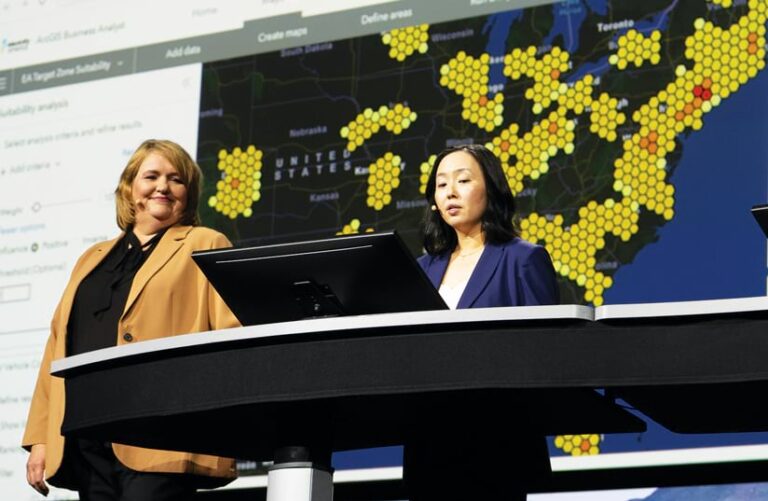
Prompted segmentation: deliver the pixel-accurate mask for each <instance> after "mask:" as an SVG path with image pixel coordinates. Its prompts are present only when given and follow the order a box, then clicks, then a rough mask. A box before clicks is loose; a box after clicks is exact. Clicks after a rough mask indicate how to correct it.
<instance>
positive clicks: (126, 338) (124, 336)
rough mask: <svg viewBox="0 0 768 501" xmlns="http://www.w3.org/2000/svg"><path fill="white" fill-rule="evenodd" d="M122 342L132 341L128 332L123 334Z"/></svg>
mask: <svg viewBox="0 0 768 501" xmlns="http://www.w3.org/2000/svg"><path fill="white" fill-rule="evenodd" d="M123 341H125V342H126V343H130V342H131V341H133V336H132V335H131V333H130V332H126V333H125V334H123Z"/></svg>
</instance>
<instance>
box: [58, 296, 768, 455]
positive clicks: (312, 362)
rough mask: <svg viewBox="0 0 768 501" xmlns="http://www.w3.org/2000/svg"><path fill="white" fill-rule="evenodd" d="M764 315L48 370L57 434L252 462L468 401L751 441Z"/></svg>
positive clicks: (179, 339) (552, 311)
mask: <svg viewBox="0 0 768 501" xmlns="http://www.w3.org/2000/svg"><path fill="white" fill-rule="evenodd" d="M760 305H764V303H763V302H760ZM634 306H637V305H634ZM764 310H765V308H762V306H761V308H760V309H757V308H746V309H745V308H741V309H739V308H736V309H735V310H732V311H730V312H726V313H720V314H713V313H712V311H716V310H713V309H711V308H704V309H701V308H699V309H698V310H695V311H693V313H694V314H692V315H688V316H685V315H683V316H674V315H665V316H660V317H653V316H644V317H637V316H627V312H630V313H636V311H637V310H635V309H629V310H627V309H626V308H625V309H623V310H622V308H621V307H618V308H616V309H614V310H613V312H614V313H615V314H613V316H611V314H610V313H611V311H608V310H603V312H602V313H603V316H602V320H599V321H594V320H593V319H594V318H595V310H593V309H592V308H588V307H584V306H577V305H563V306H537V307H517V308H493V309H476V310H458V311H440V312H413V313H398V314H382V315H370V316H359V317H344V318H325V319H317V320H307V321H300V322H290V323H281V324H269V325H260V326H251V327H243V328H238V329H230V330H226V331H216V332H207V333H199V334H190V335H185V336H176V337H170V338H164V339H159V340H155V341H146V342H142V343H136V344H134V345H127V346H120V347H115V348H108V349H104V350H99V351H96V352H91V353H86V354H83V355H78V356H76V357H70V358H67V359H64V360H58V361H56V362H54V364H53V368H52V369H53V370H52V372H53V373H54V374H56V375H60V376H63V377H65V378H66V388H67V413H66V416H65V420H64V424H63V427H62V429H63V432H64V433H65V434H70V435H82V436H89V437H92V438H98V439H102V440H109V441H113V442H119V443H126V444H133V445H139V446H145V447H153V448H161V449H179V450H189V451H196V452H205V453H213V454H221V455H227V456H235V457H241V458H252V459H269V458H270V457H271V455H272V452H273V450H274V448H275V447H276V446H278V445H285V444H286V443H302V444H311V443H323V444H325V445H329V446H330V447H332V448H333V449H334V450H343V449H350V448H360V447H371V446H380V445H391V444H398V443H402V441H403V438H404V436H405V434H407V431H408V428H409V426H410V423H411V422H412V420H413V419H414V417H415V416H416V417H418V419H421V420H424V419H427V420H428V419H445V418H446V417H447V416H450V413H451V409H452V408H459V407H461V406H464V405H468V404H467V402H471V403H472V405H478V406H480V407H481V408H483V409H486V410H489V409H490V410H491V411H493V409H499V410H501V409H506V408H509V406H510V404H513V405H514V408H515V409H521V412H522V409H525V410H526V411H527V412H528V413H529V414H530V415H531V419H532V421H533V422H535V423H537V424H538V426H540V428H541V431H543V432H545V433H569V434H571V433H572V434H577V433H611V432H628V431H641V430H642V429H644V423H643V422H642V421H641V420H640V419H638V418H636V417H635V416H633V415H632V414H630V413H628V412H626V411H625V410H624V409H623V407H620V406H618V405H615V404H614V398H615V397H621V398H623V399H624V400H625V401H628V402H629V403H630V404H632V405H634V406H635V407H637V408H639V409H640V410H641V411H642V412H644V413H645V414H646V415H649V416H651V417H652V418H654V419H655V420H657V421H658V422H660V423H661V424H663V425H664V426H666V427H668V428H670V429H672V430H674V431H678V432H702V431H706V432H710V431H747V430H764V429H768V416H767V415H766V412H765V411H760V409H759V407H760V406H759V405H757V404H755V405H753V404H752V401H753V400H755V399H754V398H752V395H754V393H753V392H755V391H764V390H765V387H766V382H768V365H766V364H765V360H766V359H768V336H765V332H766V327H768V313H766V311H764ZM622 312H623V313H622ZM596 388H600V389H605V391H604V392H600V393H598V392H595V391H594V389H596ZM713 398H722V399H724V400H723V403H722V404H721V405H720V407H722V409H721V410H719V411H718V410H715V411H713V410H712V407H711V404H710V402H711V401H712V399H713ZM727 406H731V407H730V409H727ZM569 409H570V410H569ZM724 409H725V410H724ZM705 410H706V413H704V411H705Z"/></svg>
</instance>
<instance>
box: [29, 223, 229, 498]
mask: <svg viewBox="0 0 768 501" xmlns="http://www.w3.org/2000/svg"><path fill="white" fill-rule="evenodd" d="M118 239H119V237H118V238H116V239H114V240H110V241H107V242H102V243H99V244H96V245H94V246H93V247H91V248H90V249H88V250H87V251H85V253H84V254H83V255H82V256H81V257H80V259H79V260H78V261H77V264H76V265H75V268H74V270H73V271H72V276H71V277H70V279H69V283H68V284H67V287H66V288H65V289H64V294H63V295H62V297H61V301H60V302H59V305H58V307H57V308H56V311H55V313H54V314H53V320H52V321H51V335H50V336H49V338H48V342H47V344H46V346H45V352H44V353H43V360H42V363H41V364H40V372H39V374H38V377H37V385H36V386H35V391H34V394H33V396H32V403H31V406H30V409H29V418H28V420H27V427H26V430H25V432H24V438H23V442H22V445H23V446H24V447H27V448H28V447H31V446H32V445H34V444H46V451H45V452H46V457H45V468H46V478H47V479H51V480H52V481H51V483H52V484H54V485H60V486H62V487H70V486H71V485H67V484H69V482H68V481H67V480H66V474H64V475H62V476H60V477H57V478H52V477H54V476H55V475H56V473H57V472H58V471H59V470H60V468H61V466H62V459H63V456H64V437H62V436H61V423H62V420H63V417H64V380H63V379H62V378H58V377H52V376H51V375H50V369H51V361H53V360H57V359H60V358H63V357H64V356H65V355H66V336H67V323H68V322H69V315H70V311H71V309H72V302H73V301H74V297H75V292H76V291H77V287H78V286H79V285H80V282H81V281H82V280H83V279H84V278H85V277H86V276H87V275H88V274H89V273H90V272H91V271H92V270H93V269H94V268H95V267H96V265H98V264H99V263H100V262H101V260H102V259H104V257H106V255H107V254H108V253H109V251H110V250H111V249H112V247H113V246H114V245H115V244H116V243H117V241H118ZM231 245H232V244H231V243H230V242H229V240H227V237H225V236H224V235H222V234H221V233H218V232H216V231H214V230H211V229H209V228H203V227H191V226H174V227H171V228H169V229H168V231H167V232H166V233H165V235H163V237H162V238H161V239H160V241H159V242H158V244H157V247H155V249H154V250H153V251H152V254H150V256H149V258H147V261H146V262H145V263H144V264H143V265H142V266H141V268H139V271H138V272H137V273H136V276H135V277H134V279H133V283H132V285H131V290H130V292H129V294H128V300H127V301H126V304H125V310H124V311H123V316H122V317H121V318H120V321H119V325H118V331H117V332H116V333H115V335H116V339H117V342H116V344H117V345H123V344H127V343H128V342H129V341H126V338H128V339H131V338H132V340H131V341H130V342H132V343H135V342H139V341H144V340H147V339H155V338H160V337H165V336H174V335H177V334H186V333H190V332H200V331H208V330H216V329H224V328H228V327H236V326H239V325H240V324H239V322H238V321H237V319H236V318H235V316H234V315H233V314H232V312H231V311H230V310H229V308H228V307H227V306H226V304H224V301H222V299H221V298H220V297H219V295H218V294H217V293H216V291H215V290H214V289H213V287H211V285H210V284H209V282H208V280H207V279H206V278H205V276H204V275H203V274H202V272H201V271H200V270H199V268H198V267H197V265H195V263H194V262H193V261H192V259H191V258H190V255H191V253H192V251H196V250H204V249H216V248H220V247H231ZM126 333H130V334H131V336H126V337H124V335H125V334H126ZM112 448H113V450H114V452H115V456H117V458H118V459H119V460H120V462H121V463H123V464H124V465H125V466H127V467H129V468H131V469H133V470H137V471H145V472H166V473H192V474H196V475H204V476H208V477H219V478H221V479H222V480H223V481H222V482H214V483H217V484H220V485H223V484H224V483H226V480H225V479H233V478H234V477H235V476H236V471H235V465H234V461H233V460H232V459H229V458H219V457H215V456H206V455H202V454H188V453H183V452H170V451H160V450H152V449H144V448H140V447H130V446H127V445H120V444H113V445H112ZM62 477H64V478H62ZM57 480H58V482H57ZM211 480H214V479H211Z"/></svg>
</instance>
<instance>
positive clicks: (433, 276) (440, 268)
mask: <svg viewBox="0 0 768 501" xmlns="http://www.w3.org/2000/svg"><path fill="white" fill-rule="evenodd" d="M450 256H451V254H450V252H446V253H443V254H440V255H439V256H435V257H434V258H432V260H431V261H430V263H429V267H428V268H427V269H426V273H427V276H428V277H429V280H430V282H432V285H434V286H435V289H438V290H439V289H440V284H441V283H443V276H444V275H445V270H447V269H448V261H450Z"/></svg>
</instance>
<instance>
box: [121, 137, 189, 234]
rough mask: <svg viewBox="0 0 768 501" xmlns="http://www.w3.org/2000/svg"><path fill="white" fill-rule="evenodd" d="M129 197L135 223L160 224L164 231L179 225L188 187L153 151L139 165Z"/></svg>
mask: <svg viewBox="0 0 768 501" xmlns="http://www.w3.org/2000/svg"><path fill="white" fill-rule="evenodd" d="M131 197H132V200H133V204H134V208H135V210H136V224H137V225H140V224H141V223H143V222H152V223H154V224H156V223H161V227H163V228H167V227H169V226H173V225H174V224H176V223H178V222H179V221H180V220H181V218H182V216H183V215H184V209H186V208H187V187H186V185H185V184H184V182H183V181H182V180H181V176H180V175H179V172H178V171H177V170H176V167H174V166H173V165H172V164H171V163H170V162H169V161H168V160H166V159H165V157H163V156H162V155H160V154H159V153H155V152H152V153H150V154H149V155H147V158H145V159H144V161H143V162H142V163H141V165H140V166H139V172H138V173H137V174H136V178H135V179H134V180H133V185H132V190H131Z"/></svg>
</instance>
